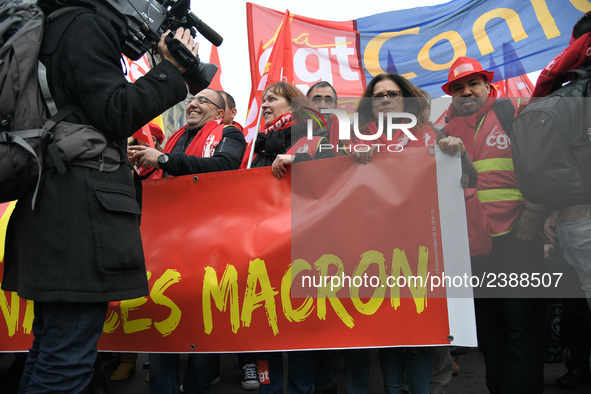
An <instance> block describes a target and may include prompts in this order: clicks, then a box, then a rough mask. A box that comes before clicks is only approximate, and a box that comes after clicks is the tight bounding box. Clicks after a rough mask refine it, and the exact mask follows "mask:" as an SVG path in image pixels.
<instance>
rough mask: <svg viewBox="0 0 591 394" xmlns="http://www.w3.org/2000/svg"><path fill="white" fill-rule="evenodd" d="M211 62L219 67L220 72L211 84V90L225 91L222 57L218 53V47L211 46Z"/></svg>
mask: <svg viewBox="0 0 591 394" xmlns="http://www.w3.org/2000/svg"><path fill="white" fill-rule="evenodd" d="M209 62H210V63H213V64H215V65H216V66H218V70H217V72H216V73H215V76H214V77H213V80H212V81H211V83H210V84H209V88H210V89H213V90H224V88H223V87H222V63H221V62H220V55H219V53H218V47H216V46H215V45H212V46H211V54H210V55H209Z"/></svg>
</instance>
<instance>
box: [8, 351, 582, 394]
mask: <svg viewBox="0 0 591 394" xmlns="http://www.w3.org/2000/svg"><path fill="white" fill-rule="evenodd" d="M453 358H454V360H455V361H456V362H457V363H458V365H459V366H460V369H461V371H460V373H459V374H458V375H456V376H454V377H452V380H451V382H450V386H449V391H448V392H449V393H450V394H455V393H458V394H486V393H488V390H487V389H486V385H485V380H484V360H483V358H482V355H481V353H480V352H479V351H478V349H475V348H460V349H459V352H458V353H455V354H454V356H453ZM147 359H148V356H147V354H140V355H139V357H138V361H137V366H136V372H135V373H134V374H133V375H132V376H131V377H130V378H128V379H126V380H123V381H120V382H112V381H110V380H109V379H108V378H109V376H110V375H109V374H110V373H106V378H107V379H106V380H107V384H108V387H109V388H110V391H111V393H112V394H148V393H149V384H148V383H146V374H147V372H148V371H147V370H145V369H142V364H143V363H144V362H145V361H147ZM11 362H12V355H10V354H4V355H2V354H0V372H1V371H3V370H5V369H6V368H7V367H8V365H10V363H11ZM185 362H186V355H182V356H181V369H183V368H184V365H185ZM333 362H334V371H335V378H336V380H337V388H338V392H339V393H343V394H344V393H346V389H345V375H344V366H343V364H344V362H343V357H342V355H341V353H340V352H338V351H335V352H333ZM371 363H372V364H371V389H370V392H371V393H372V394H373V393H383V392H384V390H383V387H382V376H381V372H380V368H379V360H378V356H377V350H372V358H371ZM564 373H566V367H565V366H564V363H552V364H550V363H548V364H545V367H544V392H543V394H583V393H585V394H589V393H591V385H586V386H583V387H580V388H578V389H573V390H565V389H560V388H557V387H556V386H555V385H554V382H555V381H556V379H558V378H559V377H560V376H562V375H563V374H564ZM241 377H242V372H241V370H240V369H239V367H238V359H237V357H236V355H235V354H223V355H222V356H221V381H220V382H219V383H217V384H216V385H214V388H213V393H224V394H226V393H227V394H246V393H248V392H247V391H245V390H243V389H242V387H241V385H240V380H241ZM13 392H15V391H11V389H10V386H9V385H8V384H7V382H3V381H0V393H2V394H12V393H13ZM256 392H257V391H252V393H256ZM83 394H87V393H83ZM523 394H529V393H523Z"/></svg>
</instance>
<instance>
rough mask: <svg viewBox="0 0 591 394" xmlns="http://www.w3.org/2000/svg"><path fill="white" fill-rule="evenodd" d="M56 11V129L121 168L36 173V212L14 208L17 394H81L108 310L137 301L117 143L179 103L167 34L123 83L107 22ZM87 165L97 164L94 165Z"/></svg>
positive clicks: (115, 39) (134, 231) (10, 262)
mask: <svg viewBox="0 0 591 394" xmlns="http://www.w3.org/2000/svg"><path fill="white" fill-rule="evenodd" d="M39 5H40V6H41V7H42V8H44V11H46V13H47V10H52V8H54V9H55V8H56V5H55V3H53V2H51V1H47V4H44V1H40V2H39ZM44 6H49V8H46V7H44ZM59 7H60V5H58V8H59ZM57 12H58V13H59V16H57V17H54V18H51V17H50V18H49V19H48V20H49V24H48V26H47V28H46V29H45V34H44V38H43V42H42V46H41V54H40V60H41V61H42V63H43V64H44V65H45V67H46V68H47V79H48V83H49V88H50V91H51V94H52V96H53V99H54V100H55V103H56V105H57V108H58V109H60V108H63V107H65V106H67V105H68V104H74V105H76V106H77V107H78V110H77V111H76V112H74V113H73V114H72V115H70V116H69V117H68V118H66V121H68V122H71V123H75V124H84V125H90V126H93V127H95V128H96V129H98V130H99V131H100V133H102V134H104V136H106V139H107V141H108V144H109V146H113V147H116V150H118V151H120V152H121V156H120V157H121V160H120V163H119V164H120V165H118V166H117V165H116V166H115V167H116V169H115V170H112V171H111V172H107V171H100V170H98V169H94V168H89V167H88V166H82V165H69V166H68V167H67V171H66V172H65V174H63V175H60V174H59V173H58V171H57V170H56V167H49V168H46V169H45V170H44V172H43V175H42V179H41V184H40V187H39V193H38V198H37V206H36V207H35V210H32V209H31V204H30V201H31V199H30V198H29V197H30V195H27V196H25V197H26V198H22V200H19V202H18V203H17V204H16V208H15V210H14V212H13V214H12V217H11V219H10V223H9V226H8V230H7V235H6V253H5V259H4V264H5V265H4V269H5V271H4V281H3V283H2V288H3V289H4V290H6V291H17V292H18V295H19V296H20V297H22V298H25V299H27V300H33V301H35V309H34V313H35V319H34V322H33V334H34V340H33V344H32V347H31V349H30V350H29V354H28V359H27V362H26V367H25V371H24V373H23V377H22V380H21V387H20V391H19V392H21V393H29V392H31V393H32V392H35V393H40V392H46V393H48V392H54V393H57V392H59V393H78V392H81V391H82V390H83V389H84V388H85V387H86V386H87V384H88V383H89V381H90V379H91V377H92V374H93V363H94V361H95V358H96V354H97V341H98V339H99V337H100V335H101V333H102V330H103V324H104V321H105V317H106V312H107V306H108V302H109V301H117V300H124V299H133V298H137V297H142V296H145V295H147V294H148V283H147V280H146V271H145V265H144V256H143V250H142V241H141V237H140V231H139V218H140V212H141V208H140V205H139V203H138V201H140V196H139V193H140V191H139V190H138V191H137V192H136V189H135V186H134V179H133V176H132V171H131V168H130V165H129V163H128V161H127V160H126V153H125V151H126V142H127V138H128V137H129V136H131V135H132V134H133V133H134V132H135V131H136V130H138V129H139V128H140V127H142V125H144V124H146V123H147V122H149V121H150V120H151V119H153V118H154V117H156V116H158V115H159V114H161V113H162V112H163V111H165V110H166V109H168V108H169V107H171V106H173V105H175V104H176V103H178V102H180V101H182V100H183V99H184V98H185V97H186V94H187V86H186V84H185V81H184V79H183V72H184V71H185V70H184V69H183V67H181V65H180V64H179V63H178V62H177V61H176V60H175V58H174V57H173V56H172V55H171V53H170V51H169V50H168V48H167V46H166V43H165V40H164V37H165V35H166V33H168V32H166V33H165V34H163V35H162V37H161V39H160V42H159V43H158V45H157V51H158V53H159V55H160V57H161V58H162V62H161V63H160V64H158V65H157V66H155V67H154V68H153V69H152V70H150V71H149V72H148V73H147V74H146V75H145V76H143V77H141V78H139V79H138V80H137V81H136V82H135V83H133V84H132V83H129V82H128V81H127V80H126V78H125V76H124V73H123V70H122V66H121V53H122V44H123V42H122V39H121V38H120V36H118V32H117V30H116V29H115V28H114V27H113V24H112V23H110V21H109V20H107V19H105V18H104V17H103V15H102V14H100V13H99V12H95V11H93V10H92V9H90V8H84V7H77V8H68V9H67V10H66V9H60V10H58V11H57ZM54 15H55V14H54ZM174 37H175V38H176V39H177V40H178V41H180V43H181V44H182V45H184V46H185V47H186V48H188V49H189V50H190V52H191V53H192V54H193V56H195V55H196V54H197V45H195V43H194V41H193V37H191V34H190V32H189V30H185V29H183V28H179V29H178V30H176V32H175V33H174ZM201 88H202V87H201ZM190 90H191V89H190ZM193 90H194V89H193ZM94 160H97V161H99V163H100V164H102V160H103V155H102V154H101V155H99V156H97V157H96V158H94ZM97 168H98V167H97Z"/></svg>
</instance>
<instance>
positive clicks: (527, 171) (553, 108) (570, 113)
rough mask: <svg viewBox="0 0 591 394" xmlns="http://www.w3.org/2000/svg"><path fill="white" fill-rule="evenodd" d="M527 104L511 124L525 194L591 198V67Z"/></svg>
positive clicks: (573, 200) (557, 203)
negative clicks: (590, 84) (590, 86)
mask: <svg viewBox="0 0 591 394" xmlns="http://www.w3.org/2000/svg"><path fill="white" fill-rule="evenodd" d="M566 76H574V79H573V80H571V81H570V82H568V83H567V84H566V85H564V86H562V87H561V88H559V89H558V90H556V91H554V92H553V93H551V94H549V95H548V96H546V97H542V98H535V99H532V101H531V102H530V103H529V104H527V105H526V106H525V108H523V109H522V110H521V111H520V112H519V115H518V116H517V117H516V118H515V120H514V121H513V125H512V127H511V149H512V151H513V165H514V168H515V175H516V177H517V182H518V184H519V190H520V191H521V193H522V194H523V196H524V197H525V198H526V199H527V200H528V201H531V202H533V203H538V204H545V205H549V206H552V207H554V208H564V207H567V206H571V205H578V204H591V101H590V100H591V95H590V90H589V83H590V82H591V67H587V68H585V69H578V70H574V71H571V72H569V73H567V74H566V75H565V77H566Z"/></svg>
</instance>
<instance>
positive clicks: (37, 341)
mask: <svg viewBox="0 0 591 394" xmlns="http://www.w3.org/2000/svg"><path fill="white" fill-rule="evenodd" d="M107 306H108V303H106V302H104V303H86V302H35V319H34V320H33V335H34V339H33V346H32V347H31V349H29V355H28V357H27V361H26V363H25V370H24V372H23V376H22V378H21V384H20V388H19V394H24V393H27V394H34V393H79V392H81V391H82V390H84V388H85V387H86V386H87V385H88V383H89V382H90V380H91V379H92V375H93V372H94V362H95V360H96V356H97V350H96V343H97V341H98V339H99V337H100V336H101V334H102V332H103V325H104V323H105V317H106V315H107Z"/></svg>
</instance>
